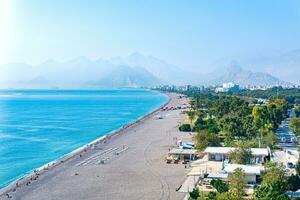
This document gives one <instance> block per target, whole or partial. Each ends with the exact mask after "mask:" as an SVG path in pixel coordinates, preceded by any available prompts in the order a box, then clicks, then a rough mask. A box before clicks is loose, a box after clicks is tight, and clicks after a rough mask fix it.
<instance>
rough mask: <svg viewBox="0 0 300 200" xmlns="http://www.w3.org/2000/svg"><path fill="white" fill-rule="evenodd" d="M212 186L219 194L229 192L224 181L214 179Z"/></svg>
mask: <svg viewBox="0 0 300 200" xmlns="http://www.w3.org/2000/svg"><path fill="white" fill-rule="evenodd" d="M210 184H211V185H212V186H213V187H214V188H215V189H216V190H217V191H218V192H219V193H223V192H228V190H229V187H228V184H227V183H225V182H224V181H222V180H215V179H213V180H212V181H211V182H210Z"/></svg>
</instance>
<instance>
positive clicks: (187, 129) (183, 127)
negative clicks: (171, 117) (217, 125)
mask: <svg viewBox="0 0 300 200" xmlns="http://www.w3.org/2000/svg"><path fill="white" fill-rule="evenodd" d="M179 130H180V131H183V132H190V131H192V128H191V125H190V124H182V125H181V126H179Z"/></svg>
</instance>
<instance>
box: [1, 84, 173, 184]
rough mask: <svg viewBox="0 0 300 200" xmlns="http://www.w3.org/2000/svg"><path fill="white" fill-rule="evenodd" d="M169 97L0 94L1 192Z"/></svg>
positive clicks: (100, 93)
mask: <svg viewBox="0 0 300 200" xmlns="http://www.w3.org/2000/svg"><path fill="white" fill-rule="evenodd" d="M167 99H168V98H167V96H165V95H163V94H160V93H157V92H153V91H149V90H125V89H124V90H97V91H95V90H68V91H67V90H63V91H62V90H9V91H7V90H6V91H0V188H1V187H4V186H6V185H7V184H9V183H10V182H12V181H14V180H16V179H18V178H20V177H22V176H24V175H26V174H28V173H30V172H31V171H32V170H33V169H36V168H38V167H40V166H42V165H44V164H46V163H48V162H50V161H53V160H55V159H58V158H60V157H62V156H63V155H65V154H67V153H70V152H71V151H73V150H75V149H77V148H79V147H81V146H83V145H84V144H87V143H89V142H91V141H93V140H95V139H97V138H99V137H101V136H104V135H106V134H108V133H110V132H112V131H114V130H116V129H118V128H120V127H122V126H124V125H126V124H128V123H130V122H133V121H135V120H136V119H138V118H140V117H142V116H143V115H145V114H147V113H149V112H151V111H153V110H155V109H156V108H158V107H159V106H161V105H162V104H164V103H165V102H166V101H167Z"/></svg>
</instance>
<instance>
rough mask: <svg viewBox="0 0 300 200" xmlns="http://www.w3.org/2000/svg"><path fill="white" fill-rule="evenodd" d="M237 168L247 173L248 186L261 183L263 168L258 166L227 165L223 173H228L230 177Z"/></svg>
mask: <svg viewBox="0 0 300 200" xmlns="http://www.w3.org/2000/svg"><path fill="white" fill-rule="evenodd" d="M237 168H240V169H242V170H243V171H244V172H245V175H246V180H247V183H248V184H256V183H258V182H259V181H260V176H261V167H260V166H257V165H238V164H227V165H225V167H224V169H223V171H224V172H225V173H227V174H228V177H229V176H230V174H232V173H233V172H234V170H236V169H237Z"/></svg>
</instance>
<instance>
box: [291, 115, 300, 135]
mask: <svg viewBox="0 0 300 200" xmlns="http://www.w3.org/2000/svg"><path fill="white" fill-rule="evenodd" d="M290 128H291V129H292V131H293V133H294V134H295V135H300V118H299V117H294V118H293V119H291V121H290Z"/></svg>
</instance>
